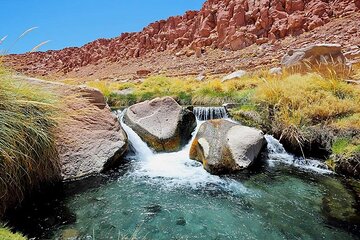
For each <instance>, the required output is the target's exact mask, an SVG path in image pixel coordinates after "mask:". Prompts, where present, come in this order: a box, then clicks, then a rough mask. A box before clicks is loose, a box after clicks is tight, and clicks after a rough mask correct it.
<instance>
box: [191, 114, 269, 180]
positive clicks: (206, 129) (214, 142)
mask: <svg viewBox="0 0 360 240" xmlns="http://www.w3.org/2000/svg"><path fill="white" fill-rule="evenodd" d="M265 145H266V140H265V138H264V135H263V133H262V132H261V131H259V130H257V129H254V128H249V127H245V126H241V125H240V124H237V123H234V122H230V121H228V120H224V119H220V120H210V121H207V122H205V123H203V124H202V125H201V127H200V129H199V131H198V133H197V135H196V138H195V139H194V141H193V143H192V146H191V149H190V158H191V159H194V160H197V161H200V162H202V163H203V166H204V168H205V169H206V170H207V171H208V172H210V173H214V174H221V173H226V172H234V171H238V170H241V169H245V168H247V167H249V166H250V165H251V164H252V163H253V162H254V161H255V159H256V158H257V157H258V155H259V154H260V152H261V150H262V148H263V147H264V146H265Z"/></svg>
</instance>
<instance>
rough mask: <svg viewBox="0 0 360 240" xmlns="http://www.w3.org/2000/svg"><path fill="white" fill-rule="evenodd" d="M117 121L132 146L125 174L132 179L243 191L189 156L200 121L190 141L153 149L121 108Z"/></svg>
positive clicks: (237, 192)
mask: <svg viewBox="0 0 360 240" xmlns="http://www.w3.org/2000/svg"><path fill="white" fill-rule="evenodd" d="M116 114H117V116H118V118H119V121H120V123H121V125H122V127H123V129H124V131H125V132H126V134H127V135H128V139H129V142H130V143H131V145H132V146H133V148H134V150H135V156H134V157H131V159H132V160H134V170H133V171H132V172H129V173H128V176H129V177H131V178H134V179H139V178H140V179H143V180H144V179H145V180H146V181H147V182H148V183H153V184H156V185H159V186H161V187H169V188H173V187H190V188H193V189H197V188H199V187H203V186H208V185H209V184H210V185H216V186H218V187H220V188H222V189H226V190H227V191H229V192H232V193H233V194H243V193H245V192H247V189H246V188H245V187H244V186H243V185H242V184H241V183H238V182H236V181H235V180H232V179H222V178H220V177H219V176H216V175H211V174H210V173H208V172H207V171H205V169H204V168H203V166H202V164H201V163H199V162H197V161H194V160H191V159H190V158H189V151H190V147H191V143H192V140H193V139H194V137H195V135H196V133H197V131H198V130H199V128H200V125H201V124H202V122H201V121H197V127H196V129H195V131H194V132H193V137H192V139H191V140H190V141H189V143H188V144H187V145H186V146H184V147H183V149H181V150H180V151H178V152H171V153H156V152H154V151H152V149H151V148H150V147H149V146H148V145H147V144H146V143H145V142H143V141H142V139H141V138H140V137H139V136H138V135H137V134H136V133H135V132H134V131H133V130H132V129H131V128H130V127H129V126H127V125H126V124H125V123H124V121H123V114H124V112H120V111H117V112H116Z"/></svg>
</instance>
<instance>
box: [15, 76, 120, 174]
mask: <svg viewBox="0 0 360 240" xmlns="http://www.w3.org/2000/svg"><path fill="white" fill-rule="evenodd" d="M20 79H23V80H25V81H27V82H30V83H31V84H34V85H37V86H39V87H41V88H44V89H46V91H49V92H52V93H53V94H55V95H57V96H58V97H59V98H61V99H62V102H63V105H64V106H63V109H62V110H61V112H63V113H61V114H63V115H64V116H60V117H59V121H58V122H59V124H58V126H57V127H56V129H55V130H54V132H55V137H56V140H55V142H56V146H57V151H58V158H59V162H60V170H61V177H62V179H64V180H72V179H76V178H80V177H84V176H88V175H92V174H96V173H100V172H103V171H105V170H107V169H108V168H110V167H112V166H114V165H117V164H118V163H119V162H120V160H121V159H122V155H123V153H124V152H125V151H126V149H127V135H126V133H125V132H124V131H123V129H122V128H121V125H120V123H119V121H118V119H117V117H116V116H115V115H114V114H112V113H111V111H110V108H109V107H108V106H107V104H106V102H105V99H104V96H103V95H102V93H101V92H100V91H98V90H96V89H92V88H88V87H83V86H81V87H78V86H69V85H65V84H59V83H53V82H47V81H42V80H39V79H34V78H24V77H20Z"/></svg>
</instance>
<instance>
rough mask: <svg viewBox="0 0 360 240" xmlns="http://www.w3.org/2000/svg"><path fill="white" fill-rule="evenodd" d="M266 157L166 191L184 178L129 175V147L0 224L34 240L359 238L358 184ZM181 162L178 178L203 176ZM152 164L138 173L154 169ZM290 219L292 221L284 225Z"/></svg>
mask: <svg viewBox="0 0 360 240" xmlns="http://www.w3.org/2000/svg"><path fill="white" fill-rule="evenodd" d="M268 159H269V156H268V153H267V152H266V151H265V152H264V153H263V154H262V155H261V157H260V158H259V159H258V161H256V164H254V165H253V166H251V167H250V168H248V169H246V170H244V171H242V172H239V173H236V174H226V175H223V176H221V178H219V179H218V178H217V177H216V176H208V175H205V176H206V177H207V178H204V181H207V182H206V183H205V184H203V182H202V181H203V180H202V179H200V181H199V183H200V187H195V188H192V187H189V186H187V183H186V184H183V185H181V187H178V185H174V184H173V185H170V187H169V183H171V182H176V181H179V178H181V179H182V178H183V175H178V173H174V174H175V175H174V176H168V175H166V174H165V175H162V174H163V172H160V174H158V175H156V174H155V173H157V172H156V171H155V173H154V174H155V175H156V177H153V176H152V175H145V176H143V175H141V176H140V177H139V176H138V175H131V173H134V167H135V166H136V161H137V159H136V153H135V150H134V147H133V146H132V145H130V147H129V152H128V154H127V160H126V161H125V163H124V164H122V165H121V166H120V167H119V168H118V169H116V170H113V171H111V172H109V173H107V174H102V175H98V176H92V177H88V178H85V179H82V180H81V181H73V182H66V183H61V184H57V185H51V186H46V187H44V188H43V189H42V190H41V191H38V192H37V193H33V194H32V195H31V196H29V197H27V200H25V201H24V202H23V204H22V206H20V207H18V208H16V209H14V210H11V211H9V212H8V213H7V219H6V220H7V221H8V222H9V225H10V226H14V227H15V229H16V230H18V231H21V232H23V233H25V234H26V235H27V236H29V237H33V238H35V239H54V237H55V236H59V231H60V230H64V229H65V230H67V229H70V230H72V229H77V230H78V231H79V235H80V236H89V232H92V231H95V230H94V229H96V231H97V233H98V234H99V235H101V234H103V235H101V236H102V238H101V237H100V238H97V239H108V238H106V237H105V236H110V234H114V235H116V233H117V232H118V231H120V230H122V231H124V230H125V231H126V230H128V231H132V230H133V229H137V228H138V227H139V228H143V229H144V231H145V232H146V234H147V233H148V232H149V233H150V234H149V239H158V238H157V237H159V236H160V237H161V238H159V239H170V238H171V237H173V238H171V239H177V237H178V236H181V237H182V238H183V237H185V238H186V236H188V235H189V236H194V237H195V236H197V237H199V236H202V237H207V239H235V237H239V236H242V237H244V236H245V235H242V234H244V231H246V230H249V229H251V227H253V229H255V228H254V226H257V229H255V230H256V231H258V232H256V234H258V235H247V236H248V237H249V238H253V237H254V236H256V237H259V238H261V236H265V235H266V234H269V232H270V230H272V232H271V233H272V234H274V235H272V236H271V237H269V239H278V237H280V236H281V237H282V238H286V239H294V238H298V239H301V238H303V237H304V236H305V238H306V236H307V237H309V238H311V237H313V236H315V237H320V236H322V237H323V238H324V235H321V234H319V233H318V232H316V231H317V230H316V229H315V230H313V229H314V228H317V227H319V229H320V230H324V231H327V230H326V228H328V229H332V230H334V231H327V233H326V234H328V235H326V236H328V237H329V239H334V237H333V238H331V237H332V236H331V234H335V233H336V234H339V235H337V236H344V233H343V232H337V230H338V229H340V228H341V229H343V230H344V231H346V232H347V233H351V234H352V235H351V239H355V238H357V236H360V231H359V229H360V228H359V226H360V218H359V216H360V212H359V211H360V207H359V206H360V205H359V199H360V198H359V193H360V191H359V189H360V186H359V182H358V181H354V182H351V181H350V182H349V181H348V180H346V181H345V180H344V179H342V178H340V177H337V176H334V175H331V176H327V175H323V174H314V172H310V171H309V170H306V169H301V168H299V167H295V166H291V165H288V164H283V163H276V166H275V167H274V166H270V164H269V161H268ZM155 160H156V159H155ZM160 160H164V161H165V160H168V161H171V160H172V159H160ZM184 164H185V165H186V166H185V167H186V168H185V169H183V170H189V169H191V174H192V175H191V176H190V177H189V176H188V175H185V178H186V177H188V178H189V179H190V180H191V179H192V178H193V177H196V176H194V175H193V174H195V175H196V174H201V173H202V172H199V171H198V168H199V164H200V163H198V162H195V161H186V162H184ZM134 165H135V166H134ZM161 165H163V164H162V163H161ZM146 166H147V167H149V166H148V165H146ZM151 166H152V165H150V168H145V170H146V171H150V170H151V171H154V169H153V168H151ZM174 166H175V167H176V166H178V165H174ZM159 167H161V166H159ZM196 169H197V170H196ZM140 170H144V168H142V169H140ZM165 170H166V171H171V170H173V169H172V168H166V169H165ZM195 170H196V171H195ZM136 171H137V172H138V171H139V169H137V170H136ZM136 171H135V172H136ZM140 173H142V172H141V171H140ZM146 173H149V172H146ZM150 173H152V172H150ZM185 173H188V172H186V171H185ZM179 176H180V177H179ZM181 179H180V180H181ZM209 179H210V180H212V181H209ZM214 179H215V180H216V181H215V180H214ZM151 180H152V181H151ZM158 180H160V181H158ZM190 183H191V182H190ZM190 183H189V185H191V184H190ZM164 186H165V187H164ZM196 186H197V185H196ZM356 189H357V190H356ZM247 191H249V192H247ZM302 201H304V202H302ZM318 203H319V207H317V206H318V205H317V204H318ZM319 208H320V209H319ZM313 211H314V212H313ZM289 219H291V220H293V221H294V222H293V223H292V222H290V223H289V222H288V220H289ZM307 221H311V222H307ZM171 224H172V225H171ZM219 224H220V225H221V226H220V225H219ZM222 224H224V225H222ZM241 224H242V225H241ZM313 224H318V225H313ZM296 225H298V226H296ZM324 225H325V227H324ZM243 226H246V227H243ZM241 227H243V228H242V229H241ZM164 229H165V230H164ZM269 229H270V230H269ZM161 234H163V235H161ZM192 234H195V235H192ZM196 234H197V235H196ZM221 234H223V235H221ZM231 234H232V235H231ZM245 234H255V233H254V232H251V231H249V232H246V233H245ZM259 234H260V235H259ZM304 234H308V235H304ZM311 234H313V235H311ZM349 235H350V234H349ZM349 235H347V236H349ZM223 236H224V237H223ZM86 239H92V238H86ZM189 239H191V238H189ZM199 239H204V238H199Z"/></svg>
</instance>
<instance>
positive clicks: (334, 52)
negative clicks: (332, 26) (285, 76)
mask: <svg viewBox="0 0 360 240" xmlns="http://www.w3.org/2000/svg"><path fill="white" fill-rule="evenodd" d="M319 63H336V64H338V63H340V64H345V63H346V59H345V56H344V54H343V53H342V51H341V45H340V44H315V45H311V46H308V47H305V48H301V49H297V50H290V51H289V52H288V53H287V54H286V55H285V56H284V57H283V59H282V60H281V64H282V65H283V66H284V67H293V66H298V65H302V64H319Z"/></svg>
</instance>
